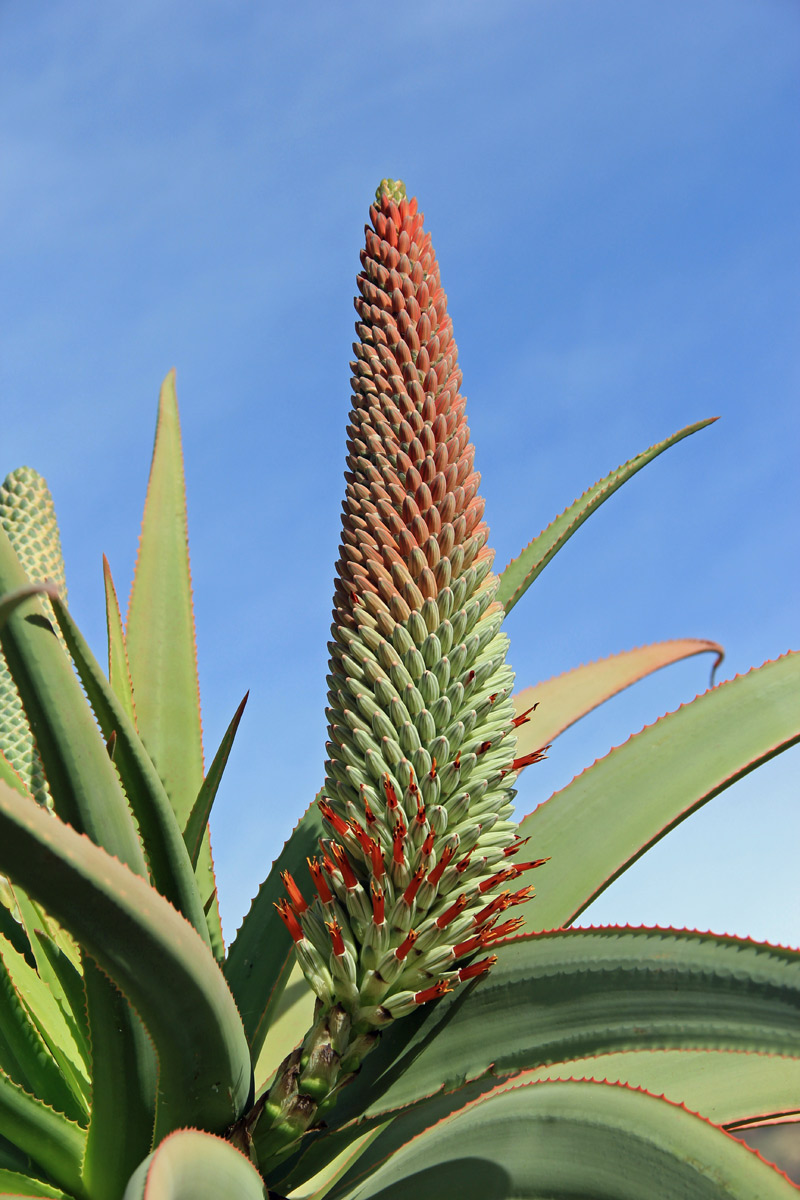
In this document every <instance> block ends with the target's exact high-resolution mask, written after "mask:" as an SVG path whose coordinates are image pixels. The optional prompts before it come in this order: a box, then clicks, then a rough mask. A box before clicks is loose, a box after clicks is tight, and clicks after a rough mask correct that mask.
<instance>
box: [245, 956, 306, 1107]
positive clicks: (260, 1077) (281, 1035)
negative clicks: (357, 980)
mask: <svg viewBox="0 0 800 1200" xmlns="http://www.w3.org/2000/svg"><path fill="white" fill-rule="evenodd" d="M315 1001H316V995H315V994H314V992H313V991H312V990H311V988H310V987H309V985H308V980H307V979H306V977H305V975H304V974H303V971H302V969H301V967H300V965H299V964H298V963H294V964H293V965H292V966H291V972H290V974H289V978H288V981H287V983H286V987H285V988H284V989H283V992H282V994H281V997H280V1000H279V1001H278V1003H277V1004H275V1005H274V1006H273V1009H272V1013H271V1016H270V1021H269V1027H268V1030H267V1036H266V1038H265V1040H264V1044H263V1046H262V1047H261V1050H260V1053H259V1056H258V1060H257V1061H256V1062H255V1065H254V1068H253V1073H254V1075H255V1081H256V1088H261V1087H262V1086H263V1085H264V1084H265V1083H266V1082H267V1081H268V1080H269V1079H270V1078H271V1077H272V1075H273V1073H274V1072H275V1070H276V1068H277V1067H278V1066H280V1064H281V1063H282V1062H283V1060H284V1058H285V1057H286V1055H287V1054H288V1053H289V1051H290V1050H293V1049H294V1048H295V1046H299V1044H300V1043H301V1042H302V1040H303V1038H304V1037H305V1035H306V1033H308V1030H309V1029H310V1028H311V1024H312V1021H313V1019H314V1003H315Z"/></svg>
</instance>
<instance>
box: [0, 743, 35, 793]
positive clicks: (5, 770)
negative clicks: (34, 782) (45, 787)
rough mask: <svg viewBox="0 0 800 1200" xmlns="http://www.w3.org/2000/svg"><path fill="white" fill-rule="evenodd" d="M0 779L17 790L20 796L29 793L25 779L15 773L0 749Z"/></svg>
mask: <svg viewBox="0 0 800 1200" xmlns="http://www.w3.org/2000/svg"><path fill="white" fill-rule="evenodd" d="M0 779H2V781H3V783H7V784H8V786H9V787H13V789H14V791H15V792H19V794H20V796H27V795H29V792H28V789H27V788H26V786H25V781H24V780H23V779H22V777H21V776H20V775H18V774H17V772H16V771H15V770H14V768H13V767H12V766H11V763H10V762H9V761H8V759H7V758H6V756H5V754H3V752H2V751H0Z"/></svg>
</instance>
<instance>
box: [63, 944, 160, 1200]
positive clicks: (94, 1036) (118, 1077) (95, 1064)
mask: <svg viewBox="0 0 800 1200" xmlns="http://www.w3.org/2000/svg"><path fill="white" fill-rule="evenodd" d="M84 983H85V989H86V1009H87V1017H88V1021H89V1029H90V1038H91V1047H92V1111H91V1116H90V1120H89V1130H88V1133H87V1137H86V1150H85V1153H84V1157H83V1163H82V1165H81V1178H82V1180H83V1184H84V1188H85V1190H86V1192H87V1193H88V1195H89V1196H91V1198H92V1200H117V1198H118V1197H119V1196H120V1194H121V1192H122V1189H123V1188H124V1187H125V1185H126V1183H127V1182H128V1179H129V1177H130V1175H131V1172H132V1171H134V1170H135V1169H136V1167H137V1166H138V1165H139V1163H140V1162H141V1161H142V1159H143V1158H144V1156H145V1155H146V1154H147V1153H148V1151H149V1150H150V1147H151V1146H152V1144H153V1126H154V1123H155V1113H156V1094H157V1087H158V1082H159V1081H158V1064H157V1061H156V1055H155V1052H154V1047H153V1044H152V1042H151V1041H150V1038H149V1037H148V1035H147V1033H146V1031H145V1029H144V1028H143V1026H142V1023H141V1021H140V1020H139V1017H138V1016H137V1015H136V1013H135V1012H134V1011H133V1009H132V1008H131V1006H130V1004H128V1001H127V1000H126V998H125V997H124V996H123V995H122V993H121V992H119V991H117V989H116V988H115V987H114V985H113V983H112V982H111V980H110V979H109V978H108V976H107V975H105V974H104V972H103V971H101V970H100V969H99V968H98V967H97V966H96V965H95V964H94V962H93V961H92V959H91V958H89V956H88V955H85V956H84Z"/></svg>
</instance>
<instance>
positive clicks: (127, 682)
mask: <svg viewBox="0 0 800 1200" xmlns="http://www.w3.org/2000/svg"><path fill="white" fill-rule="evenodd" d="M103 583H104V585H105V592H106V629H107V631H108V681H109V683H110V684H111V686H112V688H113V689H114V694H115V695H116V697H117V699H118V700H119V702H120V704H121V705H122V706H123V708H124V709H125V712H126V713H127V716H128V719H129V720H130V722H131V724H132V725H133V726H134V728H135V727H136V704H135V701H134V696H133V681H132V679H131V669H130V667H129V666H128V650H127V647H126V645H125V629H124V626H123V624H122V613H121V612H120V609H119V600H118V599H117V590H116V588H115V587H114V580H113V579H112V577H111V567H110V566H109V565H108V559H107V558H106V556H105V554H104V555H103Z"/></svg>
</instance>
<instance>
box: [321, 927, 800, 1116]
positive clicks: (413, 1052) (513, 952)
mask: <svg viewBox="0 0 800 1200" xmlns="http://www.w3.org/2000/svg"><path fill="white" fill-rule="evenodd" d="M496 953H497V956H498V961H497V963H496V965H495V966H494V967H493V969H492V970H491V971H490V972H489V973H488V974H487V975H485V976H484V977H482V978H481V979H479V980H476V981H475V983H474V984H473V985H471V988H470V990H469V991H466V990H465V989H461V990H459V991H457V992H455V993H454V994H452V995H451V996H446V997H445V998H444V999H442V1000H440V1001H438V1002H437V1004H436V1005H435V1006H434V1007H432V1008H431V1009H430V1010H429V1011H424V1012H423V1013H421V1015H420V1017H418V1018H416V1017H413V1016H412V1017H408V1018H405V1019H404V1020H403V1022H399V1023H398V1024H396V1025H395V1026H393V1027H392V1028H390V1029H389V1030H388V1031H387V1032H386V1033H385V1034H384V1035H383V1038H382V1040H381V1044H380V1045H379V1046H378V1048H377V1049H376V1050H373V1052H372V1053H371V1054H370V1055H369V1056H368V1057H367V1058H366V1060H365V1062H364V1065H363V1067H362V1069H361V1072H360V1074H359V1076H358V1077H357V1079H355V1080H354V1081H353V1083H352V1084H350V1085H349V1086H348V1088H347V1089H346V1090H345V1091H344V1092H343V1093H342V1098H341V1101H340V1103H339V1106H338V1107H337V1110H336V1117H337V1121H339V1122H342V1121H345V1120H348V1119H351V1118H354V1117H358V1116H359V1115H360V1114H361V1113H362V1112H366V1113H367V1115H380V1114H382V1113H386V1112H389V1111H392V1110H393V1109H396V1108H398V1107H400V1106H401V1105H404V1104H410V1103H415V1102H416V1101H418V1100H421V1099H423V1098H425V1097H426V1096H430V1095H432V1094H433V1093H434V1092H437V1091H439V1090H444V1091H447V1090H450V1089H454V1088H458V1087H461V1086H462V1085H463V1084H464V1083H465V1082H466V1081H468V1080H474V1079H479V1078H480V1077H482V1076H485V1075H487V1074H488V1073H490V1072H491V1073H492V1074H493V1075H495V1076H497V1075H502V1074H506V1073H512V1072H517V1071H521V1070H529V1069H533V1068H537V1067H540V1066H542V1065H544V1064H547V1063H553V1062H562V1061H565V1060H569V1059H573V1058H579V1057H587V1056H596V1055H599V1054H608V1053H612V1052H618V1051H622V1050H630V1049H636V1050H647V1049H649V1050H654V1049H668V1048H672V1049H683V1048H686V1049H697V1050H700V1049H719V1050H748V1051H755V1052H760V1053H767V1054H778V1055H786V1056H789V1057H798V1056H800V952H799V951H795V950H786V949H783V948H781V947H775V946H769V945H766V944H758V943H755V942H748V941H744V940H741V939H737V938H729V937H717V936H715V935H714V934H701V933H691V932H676V931H674V930H653V929H616V928H607V929H591V930H585V929H571V930H565V931H556V932H553V933H544V934H527V935H525V936H522V937H517V938H513V939H511V940H509V941H507V942H504V943H501V944H500V945H499V946H498V947H497V950H496ZM412 1064H413V1066H412ZM407 1068H410V1069H407Z"/></svg>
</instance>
